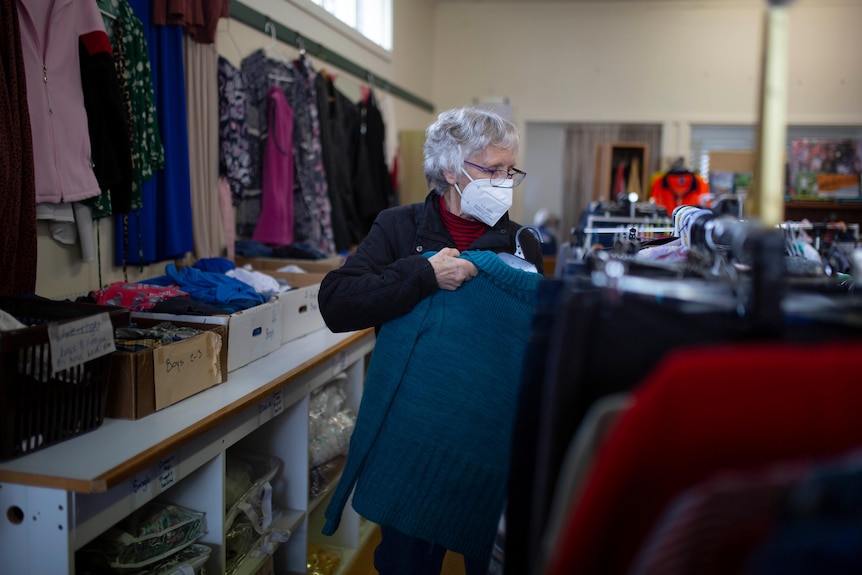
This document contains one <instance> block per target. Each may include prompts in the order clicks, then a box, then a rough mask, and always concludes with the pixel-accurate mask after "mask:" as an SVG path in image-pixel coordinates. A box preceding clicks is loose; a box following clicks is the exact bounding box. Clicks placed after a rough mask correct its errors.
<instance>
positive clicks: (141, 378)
mask: <svg viewBox="0 0 862 575" xmlns="http://www.w3.org/2000/svg"><path fill="white" fill-rule="evenodd" d="M132 321H133V322H137V323H138V325H141V326H142V327H149V326H152V325H155V324H157V323H159V322H160V321H161V320H158V321H156V320H150V319H143V318H139V319H138V320H135V319H133V320H132ZM172 323H174V324H175V325H178V326H182V327H194V328H196V329H201V330H203V333H199V334H197V335H195V336H192V337H190V338H188V339H185V340H182V341H177V342H173V343H170V344H166V345H162V346H159V347H154V348H149V349H145V350H142V351H136V352H125V351H116V352H114V353H113V357H112V360H111V382H110V385H109V386H108V396H107V400H106V407H105V416H106V417H113V418H116V419H140V418H142V417H145V416H147V415H150V414H151V413H155V412H156V411H159V410H160V409H164V408H165V407H167V406H169V405H173V404H175V403H177V402H179V401H182V400H183V399H186V398H187V397H191V396H192V395H195V394H196V393H199V392H201V391H203V390H205V389H209V388H210V387H213V386H214V385H218V384H220V383H223V382H224V381H226V380H227V353H226V350H224V349H223V343H224V342H225V341H226V338H225V335H226V333H227V330H226V329H225V327H224V326H221V325H206V326H202V325H195V324H187V323H185V322H172Z"/></svg>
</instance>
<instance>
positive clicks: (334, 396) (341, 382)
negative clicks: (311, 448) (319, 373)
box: [308, 373, 347, 439]
mask: <svg viewBox="0 0 862 575" xmlns="http://www.w3.org/2000/svg"><path fill="white" fill-rule="evenodd" d="M346 386H347V374H344V373H342V374H339V375H337V376H335V377H334V378H333V379H332V380H330V381H329V382H328V383H325V384H323V385H322V386H321V387H319V388H318V389H316V390H315V391H314V392H313V393H312V394H311V396H310V397H309V398H308V437H309V438H310V439H315V438H317V437H320V436H321V435H323V434H324V433H326V427H327V422H328V420H329V418H331V417H332V416H333V415H335V414H336V413H338V412H339V411H343V410H344V409H345V404H346V402H347V391H346V389H345V388H346Z"/></svg>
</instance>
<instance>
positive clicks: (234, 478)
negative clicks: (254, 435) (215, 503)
mask: <svg viewBox="0 0 862 575" xmlns="http://www.w3.org/2000/svg"><path fill="white" fill-rule="evenodd" d="M280 468H281V461H280V460H279V459H278V458H277V457H273V456H269V455H258V454H254V453H242V452H228V454H227V459H226V477H225V481H226V483H225V525H226V526H227V528H230V526H231V525H232V524H233V522H234V521H235V520H236V518H237V517H238V516H240V515H241V514H243V515H245V516H246V517H247V518H248V520H249V523H250V524H251V525H252V527H253V528H254V530H255V531H256V532H257V533H263V532H264V531H265V530H266V529H267V528H268V527H269V526H270V524H271V523H272V520H273V511H272V484H271V481H272V480H273V478H275V476H276V475H277V474H278V470H279V469H280Z"/></svg>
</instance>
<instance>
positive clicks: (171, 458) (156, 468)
mask: <svg viewBox="0 0 862 575" xmlns="http://www.w3.org/2000/svg"><path fill="white" fill-rule="evenodd" d="M180 479H181V477H180V465H179V457H178V456H177V454H176V453H172V454H171V455H168V456H165V457H163V458H162V459H159V460H158V462H156V464H155V465H151V466H150V467H149V468H147V469H145V470H143V471H141V472H139V473H136V474H135V475H134V476H133V477H132V478H131V479H130V480H129V492H130V494H131V496H132V499H133V500H134V502H135V506H136V507H137V506H140V505H143V504H144V503H146V502H148V501H150V500H151V499H153V498H155V497H156V496H158V495H159V494H161V493H163V492H164V491H166V490H167V489H169V488H170V487H172V486H173V485H174V484H175V483H176V482H178V481H179V480H180Z"/></svg>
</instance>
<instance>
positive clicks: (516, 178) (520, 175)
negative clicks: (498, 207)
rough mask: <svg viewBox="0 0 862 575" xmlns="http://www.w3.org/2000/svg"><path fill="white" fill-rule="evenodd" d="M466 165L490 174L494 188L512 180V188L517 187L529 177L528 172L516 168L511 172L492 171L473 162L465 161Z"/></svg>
mask: <svg viewBox="0 0 862 575" xmlns="http://www.w3.org/2000/svg"><path fill="white" fill-rule="evenodd" d="M464 163H465V164H468V165H470V166H473V167H474V168H476V169H477V170H482V171H483V172H485V173H486V174H488V177H489V178H491V185H492V186H502V185H504V184H505V183H506V180H512V187H515V186H517V185H518V184H520V183H521V182H523V181H524V178H526V177H527V172H522V171H521V170H516V169H515V168H512V169H510V170H492V169H491V168H486V167H484V166H480V165H478V164H474V163H473V162H468V161H467V160H464Z"/></svg>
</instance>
